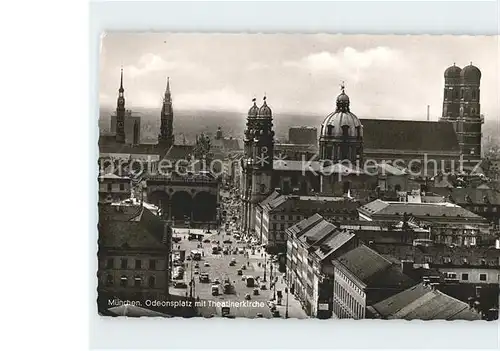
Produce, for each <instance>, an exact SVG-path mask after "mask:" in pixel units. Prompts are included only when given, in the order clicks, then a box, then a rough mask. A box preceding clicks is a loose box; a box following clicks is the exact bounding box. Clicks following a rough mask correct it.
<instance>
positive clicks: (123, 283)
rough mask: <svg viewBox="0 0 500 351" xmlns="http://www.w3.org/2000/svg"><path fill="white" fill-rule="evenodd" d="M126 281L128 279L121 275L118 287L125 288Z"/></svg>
mask: <svg viewBox="0 0 500 351" xmlns="http://www.w3.org/2000/svg"><path fill="white" fill-rule="evenodd" d="M127 280H128V279H127V276H125V275H122V277H121V278H120V285H121V286H122V287H126V286H127Z"/></svg>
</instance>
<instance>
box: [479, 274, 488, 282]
mask: <svg viewBox="0 0 500 351" xmlns="http://www.w3.org/2000/svg"><path fill="white" fill-rule="evenodd" d="M487 277H488V276H487V274H486V273H481V274H479V280H480V281H482V282H485V281H486V279H487Z"/></svg>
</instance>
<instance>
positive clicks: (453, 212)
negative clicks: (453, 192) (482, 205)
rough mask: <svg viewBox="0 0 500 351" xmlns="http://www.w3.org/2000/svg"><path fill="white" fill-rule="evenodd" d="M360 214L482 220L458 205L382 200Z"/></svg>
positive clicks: (362, 209)
mask: <svg viewBox="0 0 500 351" xmlns="http://www.w3.org/2000/svg"><path fill="white" fill-rule="evenodd" d="M359 211H360V212H362V213H364V214H367V215H379V216H380V215H398V214H399V215H403V214H404V213H405V212H406V213H407V214H408V215H410V216H413V217H425V216H428V215H430V216H433V217H439V216H447V217H462V218H469V219H482V217H480V216H478V215H477V214H475V213H472V212H471V211H468V210H466V209H465V208H463V207H460V206H458V205H455V204H452V203H447V202H439V203H414V202H386V201H382V200H380V199H377V200H375V201H372V202H370V203H368V204H366V205H364V206H362V207H360V209H359Z"/></svg>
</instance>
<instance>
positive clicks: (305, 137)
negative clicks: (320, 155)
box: [288, 126, 318, 146]
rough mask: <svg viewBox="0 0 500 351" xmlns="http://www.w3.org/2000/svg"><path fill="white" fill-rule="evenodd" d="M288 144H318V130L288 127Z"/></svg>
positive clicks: (304, 127)
mask: <svg viewBox="0 0 500 351" xmlns="http://www.w3.org/2000/svg"><path fill="white" fill-rule="evenodd" d="M288 142H289V143H290V144H299V145H313V146H316V145H317V144H318V129H317V128H315V127H306V126H301V127H290V129H288Z"/></svg>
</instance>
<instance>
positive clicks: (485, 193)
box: [431, 188, 500, 205]
mask: <svg viewBox="0 0 500 351" xmlns="http://www.w3.org/2000/svg"><path fill="white" fill-rule="evenodd" d="M431 190H432V191H434V192H436V193H438V194H440V195H443V196H450V198H448V200H449V201H453V202H454V203H456V204H467V203H469V201H470V204H479V205H488V204H491V205H500V191H497V190H494V189H477V188H452V189H449V188H432V189H431Z"/></svg>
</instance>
